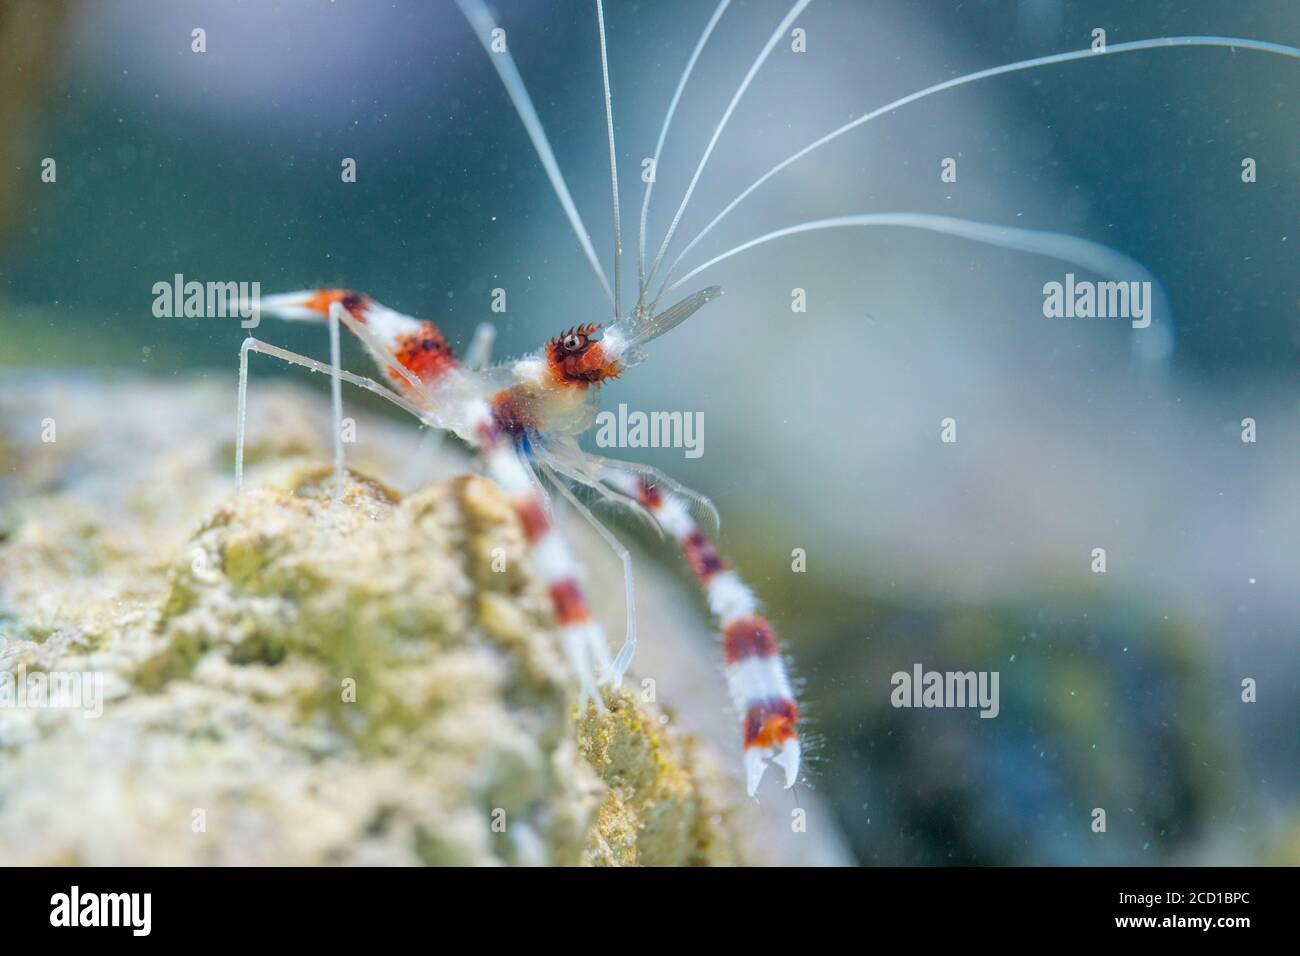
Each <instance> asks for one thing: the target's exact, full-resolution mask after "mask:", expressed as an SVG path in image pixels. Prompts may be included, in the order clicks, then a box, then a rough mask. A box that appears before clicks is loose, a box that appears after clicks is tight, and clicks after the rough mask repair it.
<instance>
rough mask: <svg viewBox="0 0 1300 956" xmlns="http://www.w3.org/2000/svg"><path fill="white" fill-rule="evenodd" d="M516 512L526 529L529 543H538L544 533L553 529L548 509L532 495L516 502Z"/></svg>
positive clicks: (525, 532) (520, 522)
mask: <svg viewBox="0 0 1300 956" xmlns="http://www.w3.org/2000/svg"><path fill="white" fill-rule="evenodd" d="M515 513H516V514H517V515H519V524H520V525H522V526H523V529H524V539H525V540H526V541H527V542H528V543H529V544H536V543H537V542H538V541H539V540H540V539H541V537H542V535H544V534H546V532H547V531H549V530H551V522H550V521H548V520H547V518H546V510H545V509H544V508H543V507H542V503H541V502H540V501H538V500H537V498H536V497H534V496H532V495H529V496H528V497H527V498H523V499H520V500H519V501H516V502H515Z"/></svg>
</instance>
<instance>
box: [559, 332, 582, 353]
mask: <svg viewBox="0 0 1300 956" xmlns="http://www.w3.org/2000/svg"><path fill="white" fill-rule="evenodd" d="M562 344H563V345H564V348H565V350H566V351H568V352H576V351H578V349H580V348H582V347H583V346H584V345H586V344H587V337H586V336H585V335H576V334H572V333H571V334H569V335H566V336H565V337H564V342H563V343H562Z"/></svg>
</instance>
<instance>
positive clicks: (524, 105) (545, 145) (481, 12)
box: [456, 0, 614, 306]
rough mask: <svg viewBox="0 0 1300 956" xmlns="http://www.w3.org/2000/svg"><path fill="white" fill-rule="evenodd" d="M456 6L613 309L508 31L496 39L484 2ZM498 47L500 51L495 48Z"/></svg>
mask: <svg viewBox="0 0 1300 956" xmlns="http://www.w3.org/2000/svg"><path fill="white" fill-rule="evenodd" d="M456 4H457V6H459V7H460V10H461V13H463V14H465V19H466V20H468V21H469V24H470V26H471V27H472V28H473V30H474V32H475V33H476V34H478V39H479V42H480V43H482V44H483V49H484V50H486V51H487V55H488V59H489V60H491V61H492V65H493V66H494V67H495V68H496V71H497V75H498V76H500V77H501V84H502V85H503V86H504V87H505V88H506V93H507V94H509V96H510V102H511V103H513V104H514V107H515V112H516V113H518V114H519V119H520V120H522V121H523V124H524V129H526V130H527V131H528V137H529V139H531V140H532V141H533V148H534V149H535V150H537V158H538V159H540V160H541V161H542V167H543V168H544V169H545V170H546V176H547V178H548V179H550V181H551V187H552V188H553V189H554V190H555V195H556V196H557V197H558V198H559V200H560V205H561V206H563V207H564V213H565V215H566V216H568V217H569V224H570V225H571V226H573V231H574V234H575V235H577V237H578V243H579V245H581V246H582V251H583V253H584V254H585V255H586V256H587V261H588V262H589V263H590V264H591V268H592V271H593V272H595V273H596V278H597V279H598V280H600V287H601V288H602V289H604V290H605V297H606V298H607V299H609V304H610V305H611V306H613V305H614V293H613V292H612V291H611V290H610V287H609V280H608V279H606V278H605V272H604V270H602V269H601V267H600V261H599V260H598V259H597V258H596V250H595V249H593V248H592V247H591V237H590V236H589V235H588V234H587V227H586V226H584V225H583V224H582V217H581V216H580V215H578V207H577V206H575V205H574V204H573V197H572V196H570V195H569V187H568V186H566V185H565V184H564V176H563V174H562V173H561V172H560V166H559V163H557V162H556V161H555V154H554V153H553V152H552V151H551V144H550V141H548V140H547V138H546V130H544V129H543V128H542V121H541V120H540V119H538V117H537V110H535V109H534V108H533V101H532V99H531V98H530V97H529V96H528V89H527V88H526V87H525V86H524V80H523V77H521V76H520V75H519V68H518V67H516V66H515V61H514V57H512V56H511V55H510V52H509V51H508V50H507V49H506V47H505V33H504V31H502V32H501V33H499V34H497V35H496V37H494V36H493V33H494V32H495V31H496V29H497V25H496V21H495V20H493V19H492V14H491V13H489V12H488V9H487V7H486V6H484V4H483V0H456ZM494 45H495V46H496V47H497V49H494V48H493V47H494Z"/></svg>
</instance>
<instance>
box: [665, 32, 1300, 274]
mask: <svg viewBox="0 0 1300 956" xmlns="http://www.w3.org/2000/svg"><path fill="white" fill-rule="evenodd" d="M1180 46H1182V47H1188V46H1214V47H1229V48H1231V49H1242V50H1255V51H1257V52H1261V53H1276V54H1280V55H1282V56H1289V57H1300V50H1298V49H1296V48H1295V47H1290V46H1284V45H1283V44H1281V43H1266V42H1264V41H1262V40H1243V39H1239V38H1235V37H1214V36H1187V37H1159V38H1156V39H1150V40H1133V41H1130V42H1128V43H1116V44H1114V45H1113V46H1107V47H1106V48H1105V49H1104V50H1092V49H1087V50H1074V51H1072V52H1069V53H1055V54H1052V55H1050V56H1040V57H1035V58H1034V59H1032V60H1020V61H1018V62H1016V63H1008V64H1006V65H1005V66H995V67H992V68H990V69H987V70H979V71H978V72H975V73H968V74H966V75H965V76H959V77H955V78H954V79H951V80H944V81H943V82H942V83H936V84H934V85H933V86H927V87H926V88H925V89H923V90H920V91H918V92H916V93H910V94H908V95H907V96H904V97H902V98H900V99H897V100H894V101H893V102H892V103H886V104H885V105H884V106H882V107H880V108H879V109H875V110H872V111H871V112H870V113H864V114H863V115H861V116H859V117H858V118H857V119H855V120H851V121H849V122H848V123H845V124H844V125H843V126H841V127H840V128H839V129H836V130H833V131H832V132H830V133H827V134H826V135H825V136H823V137H822V138H821V139H819V140H816V141H815V142H813V143H810V144H808V145H807V146H805V147H804V148H803V149H801V150H799V151H798V152H797V153H794V154H793V155H791V156H790V157H788V158H787V159H784V160H782V161H781V162H779V163H777V164H776V165H775V166H773V167H772V168H771V169H769V170H768V171H767V172H765V173H764V174H763V175H762V176H759V177H758V179H756V180H754V182H753V183H751V184H750V185H749V186H748V187H747V188H746V189H745V190H744V191H743V192H741V193H740V195H738V196H737V197H736V198H735V199H733V200H732V201H731V202H730V203H728V204H727V207H726V208H725V209H723V210H722V212H720V213H718V214H717V215H716V216H714V217H713V221H712V222H710V223H709V224H708V225H707V226H705V227H704V228H703V229H702V230H701V231H700V234H699V235H698V236H696V237H695V238H694V239H692V240H691V241H690V243H689V244H688V245H687V246H686V248H685V249H683V250H682V251H681V254H680V255H679V256H678V257H677V258H676V259H674V260H673V264H672V265H671V266H670V267H669V269H668V272H667V273H666V275H665V277H664V285H665V286H667V285H668V279H669V278H671V276H672V274H673V272H674V271H675V270H676V269H677V266H678V265H679V264H681V261H682V259H684V258H685V257H686V255H687V254H688V253H689V252H690V251H691V250H692V249H694V248H695V247H696V245H698V244H699V242H700V240H701V239H703V238H704V237H705V236H707V235H708V234H709V233H710V232H711V231H712V230H713V227H714V226H716V225H717V224H718V223H720V222H721V221H722V220H723V219H724V218H726V216H727V215H728V214H729V213H730V212H731V211H732V210H733V209H735V208H736V207H737V206H739V205H740V204H741V202H742V201H744V199H745V197H747V196H748V195H749V194H750V193H752V192H753V191H754V190H755V189H757V188H758V187H759V186H761V185H763V183H765V182H767V181H768V180H769V179H771V178H772V177H773V176H775V175H776V174H777V173H779V172H780V171H781V170H783V169H785V168H786V167H787V166H789V165H790V164H792V163H795V162H798V161H799V160H801V159H803V158H804V157H805V156H807V155H808V154H809V153H811V152H813V151H814V150H818V149H821V148H822V147H823V146H825V145H826V144H827V143H829V142H831V141H832V140H834V139H838V138H839V137H840V136H843V135H844V134H845V133H847V132H849V130H852V129H856V128H857V127H859V126H861V125H863V124H864V123H869V122H871V121H872V120H873V119H876V118H877V117H880V116H884V115H885V114H886V113H892V112H893V111H894V110H896V109H899V108H900V107H903V106H906V105H907V104H909V103H915V102H916V101H917V100H920V99H924V98H925V97H927V96H931V95H932V94H934V93H941V92H943V91H944V90H950V89H952V88H953V87H955V86H963V85H965V84H967V83H974V82H975V81H976V80H986V79H988V78H989V77H992V76H1001V75H1002V74H1004V73H1015V72H1018V71H1020V70H1032V69H1035V68H1037V67H1040V66H1051V65H1053V64H1056V63H1068V62H1069V61H1071V60H1085V59H1088V58H1089V57H1094V56H1110V55H1112V54H1115V53H1135V52H1137V51H1138V50H1151V49H1159V48H1162V47H1180ZM659 294H660V295H662V294H663V289H661V290H660V293H659Z"/></svg>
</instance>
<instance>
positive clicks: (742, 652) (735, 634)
mask: <svg viewBox="0 0 1300 956" xmlns="http://www.w3.org/2000/svg"><path fill="white" fill-rule="evenodd" d="M722 652H723V655H724V657H725V658H726V661H727V663H728V664H734V663H736V662H737V661H743V660H745V659H746V658H749V657H776V655H777V646H776V635H775V634H774V633H772V625H770V624H768V623H767V619H766V618H763V617H760V616H758V615H757V614H756V615H754V616H753V617H742V618H740V619H739V620H737V621H732V622H731V623H730V624H728V625H727V628H726V630H724V631H723V632H722Z"/></svg>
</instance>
